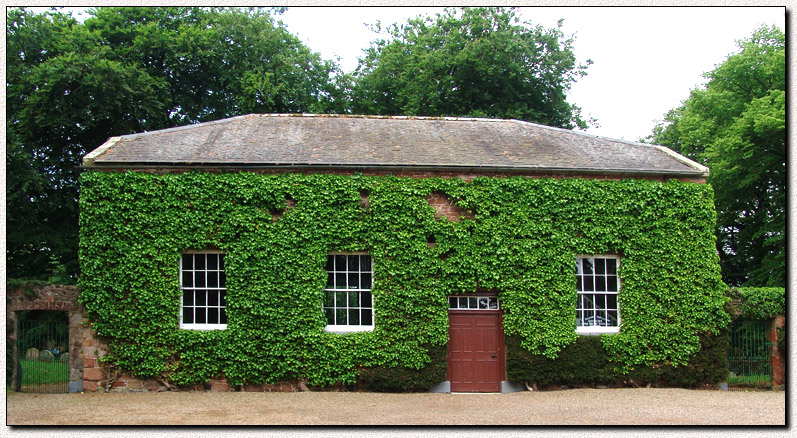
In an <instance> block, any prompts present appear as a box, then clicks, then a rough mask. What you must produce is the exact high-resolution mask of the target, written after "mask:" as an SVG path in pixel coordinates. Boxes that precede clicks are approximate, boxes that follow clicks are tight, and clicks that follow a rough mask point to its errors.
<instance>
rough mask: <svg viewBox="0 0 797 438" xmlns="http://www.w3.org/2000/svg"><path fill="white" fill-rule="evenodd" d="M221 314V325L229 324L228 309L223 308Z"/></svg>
mask: <svg viewBox="0 0 797 438" xmlns="http://www.w3.org/2000/svg"><path fill="white" fill-rule="evenodd" d="M219 314H220V315H221V318H219V323H221V324H227V309H225V308H223V307H222V308H221V309H219Z"/></svg>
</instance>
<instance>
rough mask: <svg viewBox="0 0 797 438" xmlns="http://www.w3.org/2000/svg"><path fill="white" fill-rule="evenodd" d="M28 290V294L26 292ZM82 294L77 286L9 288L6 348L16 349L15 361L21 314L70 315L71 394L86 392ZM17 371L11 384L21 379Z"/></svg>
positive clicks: (18, 353)
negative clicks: (47, 312)
mask: <svg viewBox="0 0 797 438" xmlns="http://www.w3.org/2000/svg"><path fill="white" fill-rule="evenodd" d="M26 289H27V290H26ZM79 294H80V291H79V290H78V287H77V286H66V285H58V284H42V285H38V284H31V285H28V287H27V288H23V286H21V285H20V286H15V287H13V288H10V289H9V288H6V345H12V352H13V353H12V354H13V359H14V360H15V361H16V360H17V358H18V357H19V355H20V354H21V352H20V351H18V346H17V342H16V341H17V340H18V339H19V319H20V318H19V317H20V315H19V313H20V312H22V311H26V310H51V311H62V312H67V314H68V315H69V348H68V349H69V383H68V386H67V387H68V390H69V392H80V391H82V390H83V313H84V312H83V308H82V306H80V305H79V304H78V302H77V298H78V295H79ZM18 373H19V370H18V368H17V367H14V370H13V372H12V375H11V382H16V381H17V379H18V378H19V376H18Z"/></svg>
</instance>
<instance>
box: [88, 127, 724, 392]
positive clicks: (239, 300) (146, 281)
mask: <svg viewBox="0 0 797 438" xmlns="http://www.w3.org/2000/svg"><path fill="white" fill-rule="evenodd" d="M84 167H85V169H86V171H85V172H84V173H83V175H82V179H81V184H82V185H81V195H80V209H81V213H80V227H81V232H80V233H81V234H80V236H81V239H80V260H81V271H82V273H81V277H80V288H81V301H82V303H83V304H84V305H85V308H86V311H87V317H88V320H89V321H90V324H91V330H92V331H93V333H94V334H95V335H96V337H97V338H98V339H101V340H102V342H103V343H104V345H105V346H106V347H105V348H104V349H103V350H102V352H101V355H102V358H99V359H100V360H99V362H92V364H95V366H97V367H99V366H100V364H105V367H106V369H107V368H108V367H110V368H111V369H117V370H121V371H123V372H124V373H125V375H127V376H128V377H129V378H130V379H143V380H147V379H149V380H156V381H157V382H159V384H162V385H166V386H169V387H180V386H192V387H193V386H196V385H203V384H207V383H208V382H220V381H223V382H225V383H226V385H228V387H230V388H233V389H246V388H260V389H263V388H270V387H274V385H280V384H290V386H289V387H291V388H293V387H296V386H299V387H304V385H310V386H317V387H328V386H330V385H355V384H356V385H365V386H367V387H370V388H372V389H376V390H409V389H414V390H427V389H434V390H437V391H454V392H460V391H462V392H468V391H479V392H497V391H502V390H503V391H508V390H511V389H512V388H517V387H518V385H516V384H522V383H525V384H535V383H545V382H552V381H558V382H567V381H569V382H571V383H574V384H577V383H585V382H586V383H590V382H592V383H594V382H595V381H601V380H606V377H605V376H606V375H611V376H612V379H615V380H623V379H627V378H628V376H631V375H635V374H634V373H639V372H640V370H660V369H665V368H666V369H678V368H679V367H680V368H681V369H684V368H685V365H687V364H688V363H690V361H692V360H695V358H696V357H697V356H698V355H699V353H700V351H703V350H706V346H707V342H709V341H710V340H711V339H712V338H713V336H714V335H715V334H717V333H718V332H719V330H720V329H721V328H722V327H723V326H724V325H725V324H726V323H727V320H728V316H727V314H726V313H725V312H724V311H723V303H724V301H725V299H724V293H723V291H724V286H723V285H722V283H721V279H720V273H719V265H718V258H717V255H716V250H715V237H714V234H713V227H714V223H715V212H714V207H713V202H712V190H711V187H710V186H709V185H707V184H705V178H706V176H707V175H708V169H707V168H705V167H703V166H701V165H699V164H697V163H695V162H692V161H690V160H689V159H687V158H685V157H683V156H680V155H678V154H676V153H674V152H673V151H671V150H669V149H667V148H664V147H660V146H653V145H646V144H639V143H632V142H627V141H621V140H614V139H607V138H600V137H595V136H593V135H588V134H584V133H580V132H573V131H568V130H563V129H557V128H550V127H546V126H541V125H536V124H532V123H527V122H521V121H515V120H495V119H465V118H422V117H376V116H374V117H371V116H319V115H260V114H258V115H246V116H240V117H234V118H230V119H225V120H220V121H216V122H209V123H203V124H199V125H192V126H186V127H180V128H173V129H166V130H162V131H154V132H148V133H142V134H134V135H125V136H121V137H113V138H111V139H109V140H108V141H107V142H106V143H105V144H104V145H102V146H101V147H99V148H98V149H96V150H95V151H93V152H91V153H90V154H88V155H87V156H85V158H84ZM587 344H588V345H590V346H591V347H590V348H592V350H590V353H589V354H591V355H592V356H590V357H593V359H594V360H592V359H591V360H590V361H587V362H588V363H586V365H584V363H585V362H584V360H583V358H582V362H581V363H582V365H578V366H577V368H578V370H577V371H574V372H573V374H572V375H571V377H567V376H564V377H563V375H562V374H561V372H562V371H561V370H566V369H568V366H569V365H567V364H565V363H564V362H563V361H565V360H567V361H569V362H568V364H570V365H572V364H575V363H578V362H577V361H575V362H574V361H573V360H571V359H566V358H567V357H571V356H573V354H576V353H573V349H574V348H576V347H577V346H579V345H582V346H583V345H587ZM701 346H702V347H701ZM568 352H569V353H568ZM596 352H597V353H596ZM84 354H85V353H84ZM585 354H586V353H585ZM723 354H724V353H723ZM576 355H577V354H576ZM595 358H596V359H595ZM85 360H86V358H85V357H84V361H85ZM598 362H600V363H598ZM573 366H575V365H573ZM588 368H589V369H591V368H596V369H597V368H600V372H601V373H603V376H604V377H602V378H596V379H590V378H587V377H584V376H585V374H584V373H585V372H586V371H588V370H587V369H588ZM693 368H694V367H693ZM552 369H558V370H560V371H559V372H560V374H559V375H558V377H556V378H552V377H551V376H550V372H551V370H552ZM546 370H547V371H546ZM592 371H594V370H592ZM546 373H548V374H546ZM706 373H708V374H703V375H701V376H699V377H697V380H698V381H699V382H693V383H705V382H716V381H717V379H716V378H715V377H714V376H713V375H709V374H710V372H709V371H706ZM722 377H724V376H720V377H719V380H722ZM659 378H661V375H660V374H657V375H656V376H654V377H651V378H650V379H652V380H656V379H659ZM637 379H642V380H644V378H642V377H640V376H637ZM510 382H512V383H510Z"/></svg>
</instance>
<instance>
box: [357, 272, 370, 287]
mask: <svg viewBox="0 0 797 438" xmlns="http://www.w3.org/2000/svg"><path fill="white" fill-rule="evenodd" d="M360 278H361V280H362V282H361V283H360V287H361V288H363V289H370V288H371V286H372V284H371V274H360Z"/></svg>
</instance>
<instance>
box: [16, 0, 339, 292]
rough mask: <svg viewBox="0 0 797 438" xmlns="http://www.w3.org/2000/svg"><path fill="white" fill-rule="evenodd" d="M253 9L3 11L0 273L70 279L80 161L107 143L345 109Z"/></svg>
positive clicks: (304, 58)
mask: <svg viewBox="0 0 797 438" xmlns="http://www.w3.org/2000/svg"><path fill="white" fill-rule="evenodd" d="M275 12H278V11H274V10H263V9H260V8H249V9H239V8H196V7H102V8H95V9H92V10H91V11H90V14H91V16H90V17H89V18H87V19H86V20H85V22H84V23H79V22H78V21H77V20H75V19H73V18H72V17H71V16H70V15H68V14H64V13H61V12H58V11H50V12H46V13H43V14H34V13H31V12H30V11H27V10H25V9H19V8H13V9H9V10H8V11H7V15H6V17H7V27H6V39H7V51H6V65H7V81H6V91H7V107H6V108H7V119H6V129H7V137H6V151H7V156H6V171H7V186H6V200H7V217H8V219H7V230H6V232H7V252H6V264H7V274H8V276H9V277H10V278H21V277H28V278H44V279H46V278H47V276H48V275H49V274H52V273H53V272H52V271H53V270H56V271H59V272H61V271H62V270H63V268H66V270H67V272H68V273H69V274H71V275H73V276H74V275H76V274H77V272H78V262H77V248H78V221H77V218H78V189H79V187H78V176H79V173H80V165H81V159H82V157H83V156H84V155H85V154H86V153H88V152H89V151H91V150H93V149H94V148H96V147H98V146H99V145H101V144H102V143H103V142H104V141H105V140H106V139H107V138H109V137H111V136H116V135H123V134H130V133H135V132H143V131H150V130H155V129H162V128H168V127H173V126H179V125H185V124H188V123H197V122H203V121H209V120H215V119H220V118H225V117H230V116H235V115H239V114H245V113H250V112H283V113H290V112H335V111H343V110H345V108H344V107H343V105H344V102H345V99H344V98H343V97H342V93H341V92H340V91H339V88H338V83H343V82H341V81H344V79H341V75H340V71H339V69H338V67H337V66H336V65H335V64H334V63H332V62H331V61H324V60H321V58H320V56H319V55H318V54H317V53H312V52H311V51H310V50H309V49H308V48H307V47H305V46H304V45H302V44H301V42H300V41H299V39H298V38H297V37H295V36H293V35H291V34H290V33H289V32H288V31H287V30H286V29H285V28H284V26H283V25H282V24H281V23H278V22H275V20H274V18H273V17H272V16H271V14H272V13H275Z"/></svg>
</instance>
